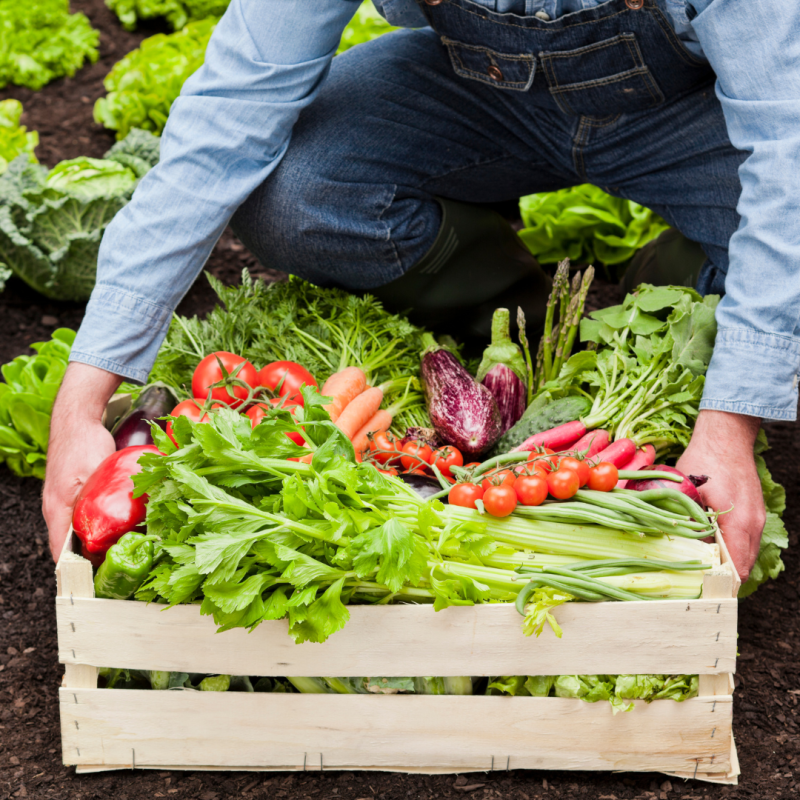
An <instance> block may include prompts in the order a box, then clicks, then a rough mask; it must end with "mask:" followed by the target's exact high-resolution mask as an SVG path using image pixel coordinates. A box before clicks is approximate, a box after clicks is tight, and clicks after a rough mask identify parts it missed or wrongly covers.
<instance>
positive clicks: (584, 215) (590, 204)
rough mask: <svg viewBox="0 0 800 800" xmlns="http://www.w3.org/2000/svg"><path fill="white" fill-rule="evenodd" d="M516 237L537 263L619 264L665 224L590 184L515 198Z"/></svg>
mask: <svg viewBox="0 0 800 800" xmlns="http://www.w3.org/2000/svg"><path fill="white" fill-rule="evenodd" d="M519 210H520V215H521V216H522V221H523V223H524V226H525V227H524V228H523V229H522V230H521V231H520V232H519V235H520V237H521V238H522V241H523V242H525V244H526V245H527V246H528V249H529V250H530V251H531V253H533V255H534V256H536V258H537V259H538V260H539V261H540V262H541V263H542V264H555V263H556V262H558V261H563V259H565V258H569V259H570V260H571V261H576V262H578V263H595V264H605V265H611V264H619V263H621V262H623V261H627V260H628V259H629V258H631V257H632V256H633V254H634V253H635V252H636V251H637V250H638V249H639V248H640V247H643V246H644V245H645V244H647V243H648V242H649V241H650V240H651V239H655V238H656V236H658V235H659V234H660V233H662V232H663V231H665V230H667V228H669V225H668V224H667V223H666V222H664V220H663V219H661V217H659V216H658V215H657V214H655V213H654V212H653V211H651V210H650V209H649V208H645V207H644V206H641V205H639V204H638V203H634V202H632V201H631V200H623V199H621V198H618V197H612V196H611V195H609V194H606V193H605V192H604V191H603V190H602V189H598V188H597V187H596V186H592V185H590V184H588V183H587V184H584V185H582V186H573V187H571V188H569V189H562V190H561V191H558V192H543V193H541V194H531V195H528V196H527V197H523V198H521V199H520V201H519Z"/></svg>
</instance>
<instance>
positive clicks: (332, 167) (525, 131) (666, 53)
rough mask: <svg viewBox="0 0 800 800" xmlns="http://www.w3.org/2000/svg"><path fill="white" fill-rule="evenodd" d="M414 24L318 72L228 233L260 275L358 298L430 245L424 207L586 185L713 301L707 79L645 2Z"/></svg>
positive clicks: (719, 157)
mask: <svg viewBox="0 0 800 800" xmlns="http://www.w3.org/2000/svg"><path fill="white" fill-rule="evenodd" d="M418 1H419V3H420V7H421V9H422V11H423V13H424V14H425V16H426V18H427V20H428V21H429V23H430V28H426V29H421V30H416V31H410V30H406V31H399V32H396V33H392V34H388V35H385V36H382V37H380V38H379V39H376V40H374V41H373V42H369V43H367V44H364V45H359V46H358V47H356V48H353V49H351V50H349V51H347V52H346V53H344V54H343V55H341V56H337V57H336V58H335V59H334V60H333V65H332V67H331V71H330V74H329V76H328V78H327V81H326V83H325V84H324V85H323V87H322V89H321V90H320V93H319V95H318V97H317V98H316V100H315V101H314V103H313V104H312V105H311V106H310V107H309V108H308V109H306V110H305V111H304V112H303V113H302V114H301V116H300V118H299V120H298V123H297V124H296V126H295V129H294V132H293V136H292V140H291V142H290V145H289V148H288V151H287V153H286V155H285V156H284V159H283V161H282V162H281V164H280V166H279V167H278V168H277V169H276V171H275V172H274V173H273V174H272V175H271V176H270V178H268V179H267V181H266V182H265V183H264V184H263V185H262V187H260V189H259V190H257V191H256V192H255V193H254V194H253V195H252V196H251V197H250V198H249V200H248V201H247V202H246V203H245V204H244V205H243V206H242V207H241V208H240V210H239V211H238V212H237V214H236V216H235V217H234V220H233V225H234V229H235V230H236V232H237V234H238V235H239V236H240V237H241V238H242V239H243V240H244V242H245V243H246V244H247V245H248V247H249V248H250V249H251V250H252V251H253V252H254V253H255V254H256V255H257V256H258V257H259V259H260V260H261V262H262V264H265V265H267V266H276V267H280V268H281V269H284V270H287V271H289V272H291V273H293V274H298V275H300V276H301V277H304V278H306V279H308V280H311V281H313V282H315V283H317V284H320V285H339V286H343V287H345V288H348V289H351V290H354V291H358V290H365V289H370V288H373V287H376V286H381V285H384V284H387V283H389V282H390V281H392V280H395V279H397V278H399V277H400V276H402V275H403V274H404V273H405V272H406V271H407V270H408V269H410V268H411V267H412V266H413V265H414V264H415V263H417V262H418V261H419V260H420V259H421V258H422V257H423V255H424V254H425V253H426V252H427V250H428V249H429V247H430V246H431V244H432V242H433V241H434V239H435V237H436V234H437V231H438V228H439V225H440V212H439V209H438V204H437V203H436V202H435V201H434V200H433V197H434V196H443V197H448V198H451V199H453V200H460V201H464V202H471V203H487V202H497V201H503V200H509V199H514V198H517V197H520V196H522V195H525V194H531V193H535V192H542V191H552V190H555V189H559V188H563V187H567V186H572V185H577V184H581V183H586V182H590V183H594V184H596V185H598V186H601V187H602V188H604V189H605V190H606V191H608V192H610V193H611V194H614V195H616V196H621V197H626V198H629V199H631V200H634V201H636V202H639V203H642V204H644V205H647V206H648V207H650V208H652V209H653V210H655V211H656V212H657V213H659V214H661V215H662V216H663V217H664V218H665V219H666V220H667V221H668V222H670V223H671V224H673V225H675V226H676V227H678V228H679V229H680V230H681V231H682V232H683V233H684V234H685V235H686V236H687V237H689V238H690V239H693V240H695V241H698V242H700V243H701V244H702V245H703V248H704V250H705V252H706V254H707V256H708V259H709V260H708V261H707V262H706V264H705V266H704V268H703V272H702V273H701V276H700V282H699V286H698V288H700V289H701V290H703V291H720V290H722V288H723V286H724V276H725V272H726V271H727V267H728V252H727V249H728V241H729V239H730V237H731V235H732V234H733V233H734V231H735V230H736V228H737V227H738V224H739V216H738V214H737V213H736V203H737V201H738V198H739V194H740V192H741V186H740V183H739V179H738V175H737V170H738V167H739V165H740V164H741V163H742V161H743V160H744V158H745V155H746V154H744V153H740V152H739V151H737V150H735V149H734V148H733V147H732V146H731V144H730V141H729V139H728V135H727V130H726V126H725V121H724V119H723V116H722V111H721V108H720V105H719V102H718V101H717V99H716V97H715V95H714V86H713V82H714V74H713V72H712V70H711V69H710V67H709V66H708V64H707V63H706V62H705V61H703V60H700V59H698V58H696V57H695V56H694V55H693V54H692V53H690V52H689V51H688V50H687V49H686V48H685V47H684V46H683V44H682V43H681V42H680V40H679V39H678V38H677V37H676V35H675V33H674V31H673V29H672V27H671V25H670V23H669V20H668V19H667V18H666V17H665V16H664V14H663V13H662V12H661V10H660V9H659V8H658V6H657V5H656V3H655V2H654V0H609V2H607V3H604V4H602V5H600V6H597V7H594V8H590V9H586V10H583V11H579V12H576V13H572V14H567V15H565V16H562V17H560V18H558V19H555V20H543V19H540V18H539V17H536V16H518V15H515V14H507V13H503V14H501V13H496V12H493V11H491V10H489V9H487V8H486V7H484V6H481V5H478V4H476V3H474V2H470V0H418Z"/></svg>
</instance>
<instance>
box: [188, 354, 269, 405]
mask: <svg viewBox="0 0 800 800" xmlns="http://www.w3.org/2000/svg"><path fill="white" fill-rule="evenodd" d="M217 384H220V385H219V386H217ZM260 385H261V381H260V380H259V377H258V372H256V368H255V367H254V366H253V365H252V364H251V363H250V362H249V361H248V360H247V359H245V358H242V357H241V356H237V355H235V354H234V353H226V352H225V351H224V350H220V351H219V352H217V353H211V355H208V356H206V357H205V358H204V359H203V360H202V361H201V362H200V363H199V364H198V365H197V366H196V367H195V370H194V374H193V375H192V395H193V396H194V397H202V398H203V399H205V398H206V397H208V393H209V392H211V399H212V400H218V401H219V402H221V403H227V404H228V405H229V406H230V407H231V408H237V407H238V406H240V405H241V404H242V400H246V399H247V396H248V395H249V394H250V389H255V388H258V387H259V386H260ZM212 387H214V388H212Z"/></svg>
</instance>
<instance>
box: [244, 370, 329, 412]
mask: <svg viewBox="0 0 800 800" xmlns="http://www.w3.org/2000/svg"><path fill="white" fill-rule="evenodd" d="M258 377H259V379H260V380H261V385H262V386H266V388H267V389H270V390H271V391H273V392H275V391H277V392H278V397H288V398H289V399H291V400H292V401H294V402H295V403H297V405H299V406H301V405H303V395H302V393H301V392H300V387H301V386H302V385H303V384H305V385H306V386H316V385H317V382H316V380H315V379H314V376H313V375H312V374H311V373H310V372H309V371H308V370H307V369H306V368H305V367H302V366H300V364H297V363H296V362H294V361H273V362H272V363H271V364H267V366H266V367H262V368H261V369H260V370H259V371H258Z"/></svg>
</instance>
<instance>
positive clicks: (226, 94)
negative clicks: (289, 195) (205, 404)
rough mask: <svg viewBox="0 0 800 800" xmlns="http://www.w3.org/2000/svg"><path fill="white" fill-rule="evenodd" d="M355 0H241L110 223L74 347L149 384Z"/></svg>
mask: <svg viewBox="0 0 800 800" xmlns="http://www.w3.org/2000/svg"><path fill="white" fill-rule="evenodd" d="M358 5H359V3H358V0H313V2H312V0H303V1H302V2H300V0H267V1H266V2H265V0H233V1H232V2H231V4H230V6H229V8H228V10H227V11H226V12H225V15H224V17H223V18H222V20H221V21H220V22H219V24H218V25H217V27H216V29H215V31H214V33H213V34H212V36H211V39H210V41H209V45H208V50H207V51H206V59H205V63H204V65H203V66H202V67H201V68H200V69H199V70H198V71H197V72H196V73H195V74H194V75H193V76H192V77H191V78H190V79H189V80H188V81H187V82H186V83H185V84H184V86H183V89H182V91H181V94H180V97H178V98H177V100H176V101H175V103H174V104H173V106H172V109H171V111H170V115H169V120H168V122H167V125H166V127H165V129H164V134H163V136H162V140H161V160H160V161H159V163H158V165H157V166H156V167H154V168H153V169H152V170H151V171H150V172H149V173H148V174H147V175H146V176H145V178H144V179H143V180H142V182H141V183H140V184H139V186H138V187H137V189H136V191H135V193H134V195H133V198H132V199H131V202H130V203H128V205H126V206H125V207H124V208H123V209H122V210H121V211H120V212H119V213H118V214H117V215H116V216H115V217H114V219H113V221H112V222H111V224H110V225H109V226H108V228H107V229H106V232H105V235H104V236H103V241H102V244H101V246H100V253H99V257H98V264H97V283H96V285H95V288H94V291H93V292H92V295H91V298H90V299H89V303H88V305H87V308H86V316H85V317H84V320H83V323H82V325H81V327H80V330H79V332H78V336H77V338H76V340H75V344H74V346H73V348H72V353H71V356H70V360H71V361H79V362H82V363H84V364H91V365H94V366H97V367H101V368H102V369H105V370H107V371H109V372H113V373H115V374H117V375H121V376H123V377H125V378H127V379H129V380H132V381H136V382H140V383H143V382H144V381H146V380H147V375H148V373H149V372H150V369H151V367H152V365H153V362H154V361H155V358H156V354H157V352H158V348H159V347H160V345H161V342H162V341H163V339H164V336H165V335H166V332H167V329H168V328H169V323H170V319H171V316H172V312H173V310H174V309H175V307H176V306H177V305H178V303H179V302H180V300H181V298H182V297H183V295H184V294H185V293H186V292H187V291H188V289H189V287H190V286H191V285H192V282H193V281H194V280H195V278H196V277H197V275H198V273H199V272H200V270H201V269H202V267H203V265H204V264H205V262H206V259H207V258H208V256H209V254H210V253H211V250H212V248H213V247H214V244H215V243H216V241H217V239H218V238H219V237H220V235H221V234H222V231H223V230H224V229H225V226H226V225H227V224H228V221H229V220H230V218H231V216H232V215H233V213H234V212H235V211H236V209H237V208H238V207H239V205H241V203H242V202H243V201H244V200H245V199H246V198H247V197H248V196H249V195H250V193H251V192H252V191H253V190H254V189H255V188H256V187H257V186H259V185H260V184H261V183H262V182H263V181H264V180H265V179H266V178H267V177H268V176H269V174H270V173H271V172H272V170H273V169H274V168H275V167H276V166H277V164H278V163H279V162H280V159H281V157H282V156H283V154H284V153H285V152H286V148H287V146H288V143H289V139H290V136H291V131H292V127H293V125H294V123H295V121H296V120H297V117H298V115H299V114H300V112H301V111H302V109H303V108H305V107H306V106H307V105H308V104H309V103H310V102H312V100H313V99H314V97H315V95H316V93H317V91H318V90H319V87H320V85H321V84H322V82H323V80H324V78H325V76H326V75H327V72H328V69H329V67H330V63H331V59H332V58H333V55H334V53H335V52H336V48H337V46H338V44H339V40H340V38H341V34H342V31H343V30H344V28H345V26H346V25H347V23H348V22H349V20H350V18H351V17H352V16H353V14H354V13H355V11H356V9H357V8H358Z"/></svg>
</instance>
